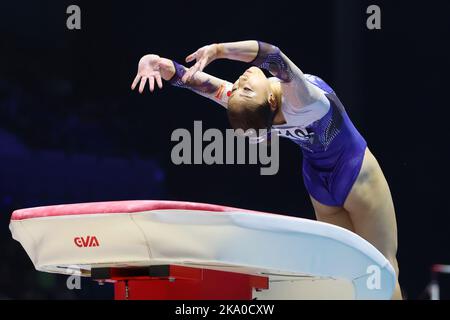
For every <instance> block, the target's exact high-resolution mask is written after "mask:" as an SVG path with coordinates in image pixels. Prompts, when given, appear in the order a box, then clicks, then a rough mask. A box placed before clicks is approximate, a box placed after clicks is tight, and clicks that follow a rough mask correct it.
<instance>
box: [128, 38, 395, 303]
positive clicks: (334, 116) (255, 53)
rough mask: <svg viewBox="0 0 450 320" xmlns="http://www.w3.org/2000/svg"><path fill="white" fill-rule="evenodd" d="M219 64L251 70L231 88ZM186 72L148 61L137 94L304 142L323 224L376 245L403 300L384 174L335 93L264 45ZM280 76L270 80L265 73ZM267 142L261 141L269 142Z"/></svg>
mask: <svg viewBox="0 0 450 320" xmlns="http://www.w3.org/2000/svg"><path fill="white" fill-rule="evenodd" d="M216 59H230V60H237V61H243V62H247V63H251V64H252V65H253V66H252V67H250V68H249V69H247V70H246V71H245V72H244V73H243V74H242V75H241V76H240V77H239V79H238V80H237V81H236V82H234V83H230V82H227V81H225V80H222V79H219V78H216V77H213V76H211V75H209V74H207V73H204V72H203V69H204V68H205V67H206V66H207V65H208V64H210V63H211V62H213V61H214V60H216ZM192 61H195V64H194V65H193V66H192V67H191V68H189V69H188V68H185V67H184V66H182V65H180V64H178V63H177V62H175V61H172V60H169V59H165V58H162V57H159V56H157V55H154V54H149V55H145V56H143V57H142V58H141V59H140V61H139V65H138V72H137V75H136V78H135V79H134V81H133V83H132V85H131V88H132V89H133V90H134V89H135V88H136V86H137V85H138V83H139V82H140V85H139V92H140V93H142V92H143V90H144V88H145V85H146V81H147V80H148V82H149V87H150V91H151V92H153V90H154V87H155V81H156V83H157V85H158V87H159V88H162V86H163V84H162V79H164V80H166V81H169V82H170V83H171V84H172V85H174V86H178V87H183V88H187V89H190V90H192V91H194V92H196V93H198V94H200V95H202V96H205V97H207V98H210V99H212V100H214V101H215V102H217V103H219V104H221V105H222V106H223V107H225V108H226V109H227V114H228V119H229V121H230V124H231V126H232V127H233V128H234V129H238V128H240V129H243V130H244V131H246V130H248V129H253V130H256V131H258V130H260V129H267V128H269V129H271V130H274V131H275V132H277V134H278V135H280V136H284V137H287V138H289V139H291V140H292V141H294V142H295V143H297V144H298V145H299V146H300V147H301V149H302V153H303V169H302V171H303V180H304V183H305V186H306V189H307V190H308V193H309V195H310V198H311V201H312V204H313V207H314V210H315V214H316V217H317V219H318V220H319V221H324V222H327V223H332V224H335V225H338V226H341V227H344V228H347V229H349V230H351V231H353V232H355V233H357V234H358V235H360V236H361V237H363V238H364V239H366V240H367V241H369V242H370V243H372V244H373V245H374V246H375V247H376V248H377V249H378V250H379V251H380V252H381V253H383V254H384V256H385V257H386V258H387V259H388V260H389V261H390V262H391V264H392V266H393V267H394V269H395V271H396V275H397V283H396V287H395V291H394V294H393V297H392V298H393V299H402V294H401V290H400V286H399V283H398V272H399V270H398V264H397V258H396V255H397V223H396V218H395V210H394V204H393V201H392V197H391V192H390V190H389V186H388V183H387V181H386V179H385V177H384V175H383V172H382V170H381V168H380V166H379V164H378V162H377V160H376V159H375V157H374V156H373V154H372V153H371V152H370V150H369V148H368V147H367V143H366V141H365V140H364V138H363V137H362V136H361V134H360V133H359V132H358V131H357V129H356V128H355V127H354V125H353V124H352V122H351V120H350V119H349V117H348V115H347V113H346V112H345V109H344V106H343V105H342V103H341V102H340V101H339V99H338V97H337V95H336V94H335V92H334V91H333V89H332V88H331V87H330V86H329V85H328V84H326V83H325V82H324V81H323V80H322V79H320V78H319V77H317V76H313V75H309V74H304V73H303V72H302V71H301V70H300V69H299V68H298V67H297V66H296V65H295V64H294V63H293V62H292V61H291V60H289V58H288V57H286V55H285V54H284V53H283V52H281V51H280V49H279V48H278V47H276V46H274V45H270V44H267V43H264V42H260V41H252V40H251V41H238V42H229V43H220V44H212V45H207V46H204V47H202V48H200V49H198V50H197V51H196V52H194V53H193V54H191V55H189V56H188V57H187V58H186V62H187V63H189V62H192ZM260 68H262V69H266V70H267V71H269V72H270V73H271V74H272V76H273V77H270V78H267V77H266V76H265V74H264V72H263V71H262V70H261V69H260ZM267 138H268V135H266V136H260V137H258V139H260V140H264V139H267Z"/></svg>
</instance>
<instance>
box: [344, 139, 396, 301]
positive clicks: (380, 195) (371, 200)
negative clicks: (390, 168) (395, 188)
mask: <svg viewBox="0 0 450 320" xmlns="http://www.w3.org/2000/svg"><path fill="white" fill-rule="evenodd" d="M344 208H345V210H346V211H347V212H348V214H349V217H350V220H351V222H352V224H353V227H354V229H355V232H356V233H357V234H358V235H360V236H361V237H362V238H364V239H366V240H367V241H369V242H370V243H371V244H373V245H374V246H375V247H376V248H377V249H378V250H380V252H381V253H382V254H383V255H384V256H385V257H386V258H387V259H388V260H389V261H390V263H391V264H392V266H393V267H394V270H395V273H396V276H397V282H396V287H395V291H394V294H393V296H392V299H402V294H401V290H400V285H399V282H398V274H399V269H398V263H397V257H396V255H397V222H396V218H395V209H394V204H393V201H392V196H391V192H390V190H389V186H388V183H387V181H386V179H385V177H384V175H383V172H382V170H381V168H380V166H379V164H378V162H377V160H376V159H375V157H374V156H373V155H372V153H371V152H370V150H369V149H368V148H367V149H366V151H365V155H364V160H363V164H362V168H361V171H360V173H359V175H358V178H357V180H356V182H355V183H354V185H353V187H352V189H351V191H350V193H349V195H348V196H347V198H346V200H345V203H344Z"/></svg>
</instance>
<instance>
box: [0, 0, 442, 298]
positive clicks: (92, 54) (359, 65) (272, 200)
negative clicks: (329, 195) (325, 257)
mask: <svg viewBox="0 0 450 320" xmlns="http://www.w3.org/2000/svg"><path fill="white" fill-rule="evenodd" d="M71 4H76V5H78V6H79V7H80V8H81V29H80V30H69V29H68V28H67V27H66V20H67V18H68V14H67V13H66V8H67V7H68V6H69V5H71ZM373 4H375V5H378V6H379V7H380V9H381V29H375V30H370V29H368V28H367V25H366V20H367V19H368V16H369V15H368V14H367V13H366V9H367V7H368V6H369V5H373ZM449 38H450V2H449V1H426V2H424V1H419V2H416V1H359V0H339V1H338V0H336V1H324V0H320V1H285V2H281V1H272V2H267V3H263V2H261V1H255V2H247V1H237V2H212V1H210V2H205V3H197V2H189V1H179V2H173V1H140V2H133V1H126V2H115V1H114V2H113V1H111V2H109V1H108V2H107V1H73V2H69V1H23V0H17V1H2V2H0V248H1V249H0V274H1V277H0V298H1V299H110V298H112V296H113V292H112V287H111V286H109V285H105V286H98V285H97V284H96V283H95V282H93V281H91V280H90V279H83V290H69V289H67V287H66V283H65V282H66V277H65V276H63V275H54V274H49V273H42V272H37V271H36V270H35V269H34V267H33V264H32V262H31V261H30V259H29V257H28V256H27V254H26V252H25V251H24V250H23V248H22V247H21V245H20V243H18V242H16V241H14V240H13V239H12V238H11V233H10V231H9V229H8V226H9V221H10V217H11V213H12V212H13V211H14V210H16V209H19V208H27V207H34V206H43V205H53V204H61V203H77V202H96V201H108V200H110V201H117V200H135V199H170V200H182V201H194V202H206V203H213V204H221V205H228V206H235V207H240V208H248V209H253V210H259V211H266V212H273V213H279V214H286V215H291V216H296V217H303V218H310V219H314V213H313V208H312V205H311V202H310V200H309V197H308V194H307V192H306V189H305V187H304V184H303V180H302V171H301V163H302V155H301V151H300V149H299V148H298V146H296V145H295V144H294V143H291V142H290V141H288V140H285V139H282V140H281V142H280V169H279V172H278V174H276V175H272V176H261V175H260V174H259V166H257V165H228V166H226V165H205V164H203V165H180V166H177V165H175V164H173V163H172V161H171V150H172V148H173V146H174V145H175V142H172V141H171V133H172V132H173V131H174V130H175V129H177V128H186V129H188V130H192V128H193V123H194V120H201V121H203V127H204V129H205V128H218V129H220V130H222V131H224V130H225V129H227V128H229V124H228V120H227V116H226V112H225V110H224V109H223V108H221V107H220V106H218V105H217V104H215V103H214V102H212V101H210V100H207V99H204V98H202V97H200V96H198V95H195V94H193V93H191V92H189V91H188V90H183V89H180V88H175V87H172V86H170V85H169V84H168V83H164V88H163V89H162V90H159V89H156V90H155V92H153V93H150V92H149V91H148V87H146V91H145V93H144V94H143V95H140V94H139V93H138V92H137V91H131V90H130V85H131V82H132V80H133V79H134V77H135V74H136V70H137V63H138V61H139V59H140V57H141V56H143V55H144V54H147V53H156V54H158V55H160V56H162V57H168V58H171V59H174V60H176V61H178V62H180V63H184V58H185V57H186V56H187V55H188V54H190V53H192V52H194V51H195V50H196V49H198V48H199V47H201V46H203V45H206V44H210V43H217V42H229V41H238V40H262V41H265V42H268V43H272V44H275V45H277V46H278V47H280V48H281V49H282V50H283V52H285V53H286V55H287V56H289V58H290V59H291V60H292V61H294V62H295V63H296V64H297V65H298V66H299V67H300V68H301V69H302V70H303V71H304V72H305V73H311V74H315V75H318V76H320V77H321V78H323V79H324V80H325V81H327V82H328V83H329V84H330V85H331V86H332V87H333V88H334V89H335V91H336V92H337V94H338V96H339V97H340V99H341V100H342V101H343V103H344V105H345V106H346V109H347V112H348V113H349V115H350V117H351V118H352V121H353V122H354V124H355V125H356V127H357V128H358V130H359V131H360V132H361V133H362V135H363V136H364V137H365V139H366V140H367V142H368V145H369V148H370V149H371V151H372V152H373V153H374V154H375V156H376V157H377V159H378V161H379V162H380V164H381V167H382V168H383V172H384V174H385V176H386V179H387V181H388V183H389V186H390V190H391V192H392V196H393V199H394V203H395V209H396V214H397V223H398V237H399V250H398V261H399V266H400V270H401V272H400V284H401V285H402V289H403V290H404V294H405V297H406V298H408V299H430V295H429V292H428V290H427V286H428V284H429V283H430V280H431V274H430V270H431V268H432V266H433V265H434V264H450V250H449V244H450V232H449V231H450V229H449V225H450V217H449V214H450V205H449V203H450V202H449V187H448V181H449V179H450V175H449V170H448V164H449V163H450V153H449V152H448V151H449V142H448V141H449V140H448V139H449V133H448V130H449V121H448V119H449V118H448V116H449V114H448V108H449V107H450V105H449V100H448V95H447V90H448V86H449V85H450V81H449V78H448V75H449V73H448V70H449V69H448V61H449V57H450V52H449V47H448V39H449ZM245 68H246V64H244V63H240V62H232V61H228V60H221V61H216V62H214V63H213V64H211V65H210V66H208V67H207V69H206V70H205V71H206V72H208V73H211V74H213V75H217V76H218V77H221V78H223V79H227V80H228V81H232V82H234V81H235V79H237V77H238V76H239V75H240V74H241V73H242V72H243V71H244V70H245ZM438 280H439V284H440V291H441V292H440V293H441V299H448V298H450V275H445V274H442V275H439V279H438Z"/></svg>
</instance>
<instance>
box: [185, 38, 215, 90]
mask: <svg viewBox="0 0 450 320" xmlns="http://www.w3.org/2000/svg"><path fill="white" fill-rule="evenodd" d="M218 47H219V46H218V45H217V44H210V45H207V46H204V47H201V48H200V49H198V50H197V51H195V52H194V53H192V54H190V55H189V56H187V57H186V62H191V61H194V60H195V61H196V62H195V64H194V65H193V66H192V67H190V68H189V70H188V71H187V72H186V73H185V74H184V76H183V77H182V78H181V80H182V81H183V82H184V83H186V82H188V81H189V80H190V79H191V78H192V77H193V76H194V74H195V73H196V72H197V71H203V69H205V67H206V66H207V65H208V64H210V63H211V62H213V61H214V60H216V59H217V58H218V56H219V48H218Z"/></svg>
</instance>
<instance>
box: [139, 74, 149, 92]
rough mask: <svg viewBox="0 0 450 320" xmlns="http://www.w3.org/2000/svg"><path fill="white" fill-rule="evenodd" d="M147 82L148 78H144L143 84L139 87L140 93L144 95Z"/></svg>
mask: <svg viewBox="0 0 450 320" xmlns="http://www.w3.org/2000/svg"><path fill="white" fill-rule="evenodd" d="M146 81H147V77H145V76H144V77H142V79H141V84H140V86H139V93H142V92H143V91H144V87H145V82H146Z"/></svg>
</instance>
